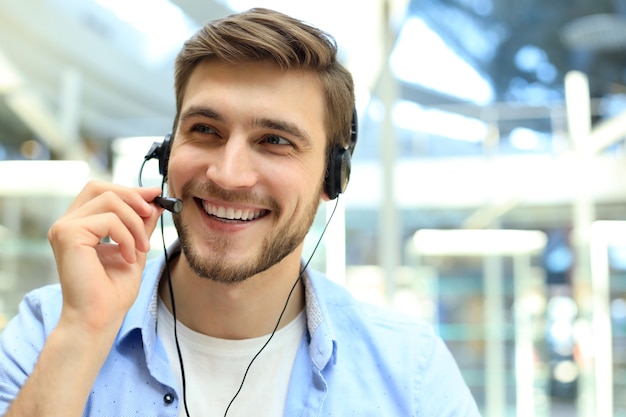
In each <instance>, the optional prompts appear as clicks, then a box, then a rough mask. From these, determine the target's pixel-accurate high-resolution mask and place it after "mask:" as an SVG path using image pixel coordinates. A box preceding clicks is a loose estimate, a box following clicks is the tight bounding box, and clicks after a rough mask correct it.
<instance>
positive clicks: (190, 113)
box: [180, 106, 224, 122]
mask: <svg viewBox="0 0 626 417" xmlns="http://www.w3.org/2000/svg"><path fill="white" fill-rule="evenodd" d="M197 116H201V117H206V118H209V119H213V120H217V121H218V122H223V121H224V117H223V116H222V115H221V114H219V113H218V112H217V111H215V110H213V109H212V108H210V107H203V106H191V107H189V108H188V109H187V110H185V111H184V112H183V114H182V115H181V117H180V120H181V121H183V120H188V119H191V118H192V117H197Z"/></svg>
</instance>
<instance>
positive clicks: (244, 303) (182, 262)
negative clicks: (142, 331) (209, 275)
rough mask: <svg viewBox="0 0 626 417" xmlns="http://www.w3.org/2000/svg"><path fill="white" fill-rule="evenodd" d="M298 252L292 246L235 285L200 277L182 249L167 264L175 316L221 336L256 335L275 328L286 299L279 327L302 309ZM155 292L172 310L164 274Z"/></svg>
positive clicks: (184, 322)
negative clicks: (284, 254)
mask: <svg viewBox="0 0 626 417" xmlns="http://www.w3.org/2000/svg"><path fill="white" fill-rule="evenodd" d="M300 252H301V250H295V251H294V252H292V253H291V254H290V255H288V256H287V257H286V258H285V259H283V260H282V261H281V262H279V263H278V264H276V265H274V266H273V267H271V268H269V269H268V270H266V271H264V272H262V273H260V274H257V275H254V276H251V277H249V278H248V279H246V280H245V281H243V282H241V283H237V284H227V283H221V282H216V281H213V280H209V279H206V278H201V277H199V276H198V275H196V274H195V273H194V272H193V271H192V270H191V268H190V267H189V264H188V263H187V261H186V259H185V257H184V254H183V253H181V255H180V256H178V257H177V258H175V259H173V260H171V261H170V265H169V268H170V273H171V279H172V286H173V290H174V291H173V292H174V301H175V304H176V319H177V320H179V321H180V322H181V323H183V324H184V325H185V326H187V327H189V328H190V329H192V330H194V331H196V332H199V333H203V334H206V335H209V336H213V337H218V338H222V339H248V338H253V337H261V336H264V335H267V334H270V333H272V331H274V328H275V327H276V324H277V323H278V319H279V316H280V314H281V312H282V311H283V308H285V304H286V303H287V298H289V302H288V304H287V307H286V308H285V313H284V314H283V316H282V318H281V319H280V323H279V325H278V328H282V327H283V326H285V325H286V324H288V323H289V322H291V321H292V320H293V319H295V318H296V316H297V315H298V314H299V313H300V311H302V309H303V308H304V286H303V284H302V280H298V282H297V284H296V280H297V278H298V275H299V274H300V268H301V266H300ZM294 284H295V287H294ZM292 288H293V293H292V294H291V296H289V293H290V291H291V290H292ZM159 295H160V297H161V300H162V301H163V303H164V304H165V305H166V307H167V308H168V309H169V310H170V311H172V302H171V298H170V292H169V288H168V284H167V277H164V279H162V280H161V282H160V284H159Z"/></svg>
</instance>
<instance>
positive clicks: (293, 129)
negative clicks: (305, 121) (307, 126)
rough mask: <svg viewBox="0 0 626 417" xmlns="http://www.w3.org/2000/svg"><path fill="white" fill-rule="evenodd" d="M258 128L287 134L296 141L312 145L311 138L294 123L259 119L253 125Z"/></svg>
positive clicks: (264, 118)
mask: <svg viewBox="0 0 626 417" xmlns="http://www.w3.org/2000/svg"><path fill="white" fill-rule="evenodd" d="M253 125H254V126H256V127H262V128H266V129H272V130H278V131H281V132H285V133H287V134H289V135H290V136H294V137H295V138H296V139H298V140H301V141H302V142H305V143H306V144H308V145H310V144H311V142H312V141H311V137H310V136H309V135H308V134H307V133H306V132H305V131H303V130H302V129H300V128H299V127H298V126H297V125H295V124H294V123H290V122H287V121H284V120H277V119H270V118H266V117H261V118H258V119H256V120H255V121H254V123H253Z"/></svg>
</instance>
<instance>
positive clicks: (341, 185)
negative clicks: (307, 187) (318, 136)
mask: <svg viewBox="0 0 626 417" xmlns="http://www.w3.org/2000/svg"><path fill="white" fill-rule="evenodd" d="M350 170H351V166H350V152H349V151H348V150H347V149H343V148H341V147H339V146H337V147H335V148H334V149H333V150H332V152H331V153H330V155H329V156H328V166H327V168H326V177H325V178H324V191H325V192H326V195H328V198H329V199H331V200H334V199H335V198H337V196H338V195H339V194H340V193H343V192H344V191H345V190H346V187H347V186H348V180H349V179H350Z"/></svg>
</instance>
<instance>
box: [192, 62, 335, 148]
mask: <svg viewBox="0 0 626 417" xmlns="http://www.w3.org/2000/svg"><path fill="white" fill-rule="evenodd" d="M198 106H209V107H211V108H218V109H219V110H220V113H224V114H226V115H232V117H244V116H248V117H251V116H255V117H268V118H276V117H280V118H285V119H288V120H289V121H290V122H291V123H294V124H297V125H299V126H300V127H301V128H302V129H306V130H307V131H309V130H311V131H312V132H311V133H316V134H320V132H319V131H321V133H322V134H323V133H324V132H325V129H324V126H325V122H326V117H325V109H326V106H325V94H324V90H323V87H322V84H321V82H320V80H319V77H318V76H317V74H315V73H314V72H311V71H304V70H283V69H281V68H280V67H278V65H276V64H274V63H272V62H267V61H260V62H250V63H237V64H233V63H226V62H223V61H220V60H217V59H208V60H203V61H201V62H200V63H199V64H198V65H197V66H196V67H195V68H194V70H193V71H192V73H191V75H190V77H189V80H188V82H187V85H186V87H185V90H184V95H183V98H182V102H181V115H184V114H185V112H186V111H187V110H188V109H189V108H191V107H198ZM324 136H325V135H324Z"/></svg>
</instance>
